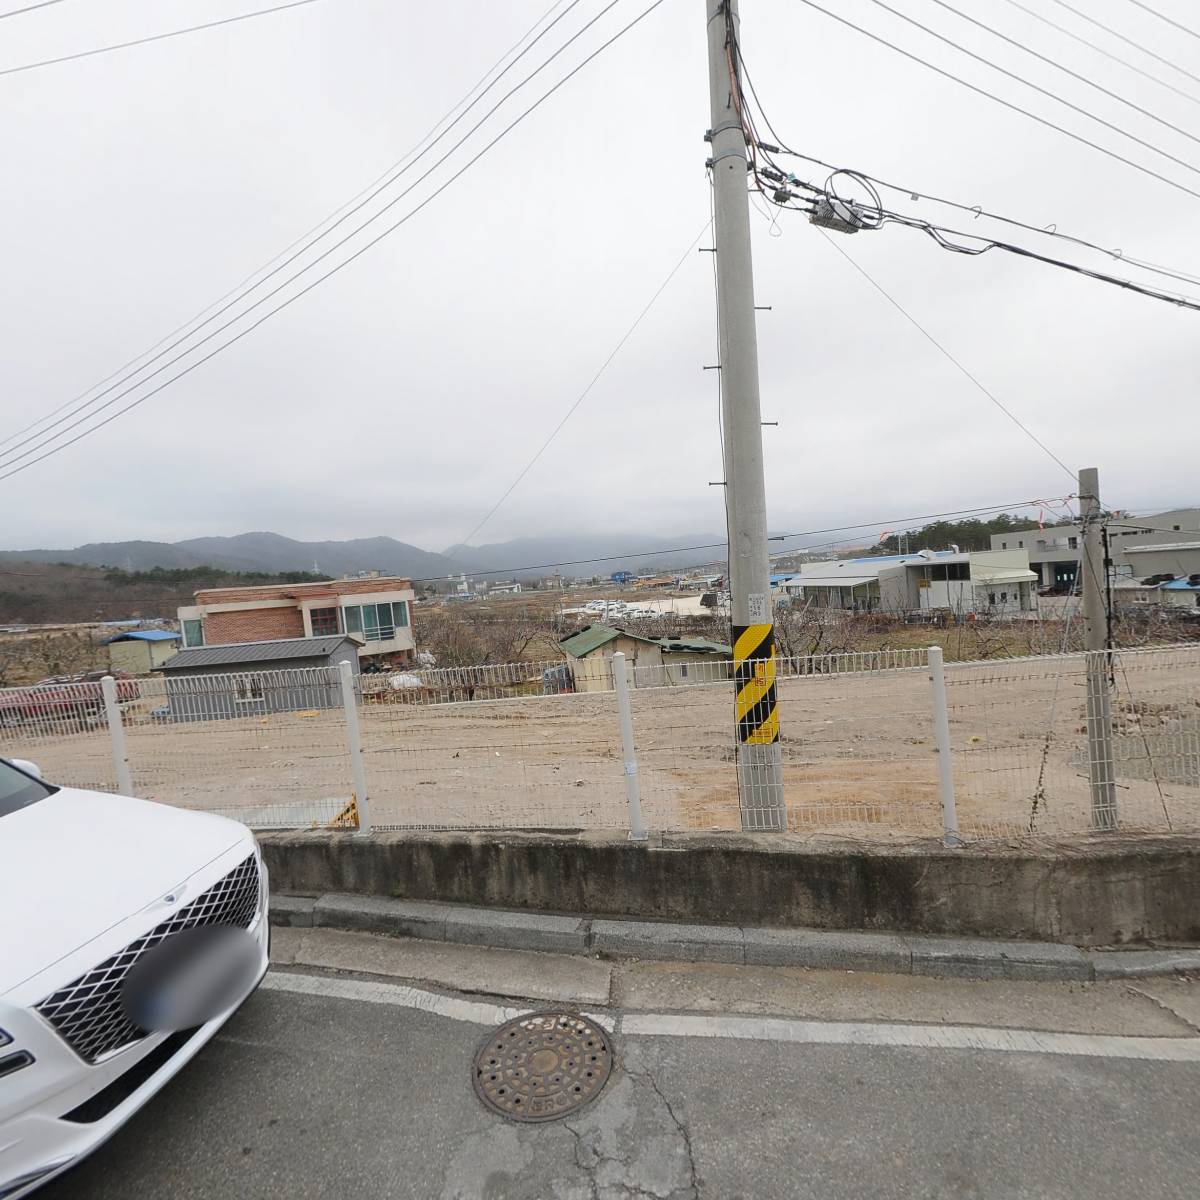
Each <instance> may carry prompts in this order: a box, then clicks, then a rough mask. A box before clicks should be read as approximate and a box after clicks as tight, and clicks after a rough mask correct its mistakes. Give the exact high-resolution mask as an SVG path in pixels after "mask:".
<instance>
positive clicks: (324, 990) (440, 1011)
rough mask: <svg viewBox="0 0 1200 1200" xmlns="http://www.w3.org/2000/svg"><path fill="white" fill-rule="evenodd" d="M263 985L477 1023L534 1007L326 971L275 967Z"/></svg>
mask: <svg viewBox="0 0 1200 1200" xmlns="http://www.w3.org/2000/svg"><path fill="white" fill-rule="evenodd" d="M259 986H260V987H264V988H267V989H268V990H270V991H275V992H299V993H300V994H301V995H305V996H330V997H332V998H333V999H335V1000H365V1001H366V1002H367V1003H368V1004H394V1005H397V1006H398V1007H400V1008H417V1009H420V1010H421V1011H422V1012H428V1013H433V1014H435V1015H436V1016H439V1017H449V1018H450V1020H452V1021H469V1022H470V1023H472V1024H474V1025H503V1024H504V1022H505V1021H511V1020H512V1019H513V1017H522V1016H524V1015H525V1014H526V1013H528V1012H532V1011H534V1010H533V1009H529V1008H509V1007H507V1006H506V1005H502V1004H486V1003H484V1002H483V1001H479V1000H462V999H460V998H459V997H457V996H441V995H438V994H437V993H436V992H423V991H421V990H419V989H418V988H411V987H407V986H405V985H404V984H402V983H375V982H371V981H369V980H365V979H331V978H330V977H328V976H326V975H297V974H291V973H289V972H285V971H277V970H273V971H271V972H270V973H269V974H268V975H267V976H266V978H265V979H264V980H263V981H262V983H261V984H260V985H259Z"/></svg>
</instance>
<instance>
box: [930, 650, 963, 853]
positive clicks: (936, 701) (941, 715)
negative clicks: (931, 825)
mask: <svg viewBox="0 0 1200 1200" xmlns="http://www.w3.org/2000/svg"><path fill="white" fill-rule="evenodd" d="M929 678H930V680H931V681H932V682H933V740H934V742H935V743H936V744H937V756H938V791H939V792H940V793H941V797H942V841H943V843H944V844H945V845H947V846H961V845H962V844H963V840H962V838H961V837H959V834H958V809H957V808H956V806H955V803H954V762H953V760H952V759H951V757H950V710H949V708H948V706H947V704H946V672H945V669H944V667H943V663H942V648H941V646H930V647H929Z"/></svg>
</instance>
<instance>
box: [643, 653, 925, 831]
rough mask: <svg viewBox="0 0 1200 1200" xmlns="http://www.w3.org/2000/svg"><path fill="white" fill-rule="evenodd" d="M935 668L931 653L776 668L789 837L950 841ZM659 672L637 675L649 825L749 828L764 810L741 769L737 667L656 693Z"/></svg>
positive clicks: (703, 671)
mask: <svg viewBox="0 0 1200 1200" xmlns="http://www.w3.org/2000/svg"><path fill="white" fill-rule="evenodd" d="M926 664H927V653H926V651H924V650H894V651H878V652H871V653H861V654H860V653H856V654H836V655H821V656H811V657H795V658H780V659H777V660H776V672H777V695H778V709H779V725H780V729H781V733H780V743H779V744H780V757H781V761H782V772H783V799H784V804H785V806H786V810H787V827H788V828H789V829H790V830H792V831H814V830H822V831H824V832H828V833H836V832H862V831H864V830H869V831H870V832H871V833H872V834H873V835H875V836H883V837H887V836H891V835H893V834H895V833H899V832H903V833H904V834H906V835H918V834H921V833H929V834H935V833H937V832H939V831H940V829H941V824H940V821H941V818H940V815H939V800H938V792H937V764H936V761H935V759H934V756H933V741H932V731H931V725H930V721H931V710H930V701H929V684H928V679H927V673H926ZM660 670H661V668H659V667H657V666H651V667H635V668H633V670H632V676H633V683H634V689H633V691H632V693H631V703H632V706H633V720H634V736H635V740H636V743H637V756H638V769H639V778H640V781H641V796H642V803H643V807H644V810H645V815H646V821H647V823H648V824H649V825H650V827H651V828H662V829H739V828H742V825H743V807H744V806H745V805H747V804H750V805H751V806H753V807H755V808H757V807H758V806H757V805H755V803H754V802H755V796H754V795H753V793H754V790H755V784H754V783H752V782H750V781H749V780H747V778H746V773H747V771H746V767H745V765H744V764H743V763H741V762H739V747H738V743H737V739H736V737H735V736H734V728H735V725H736V721H735V710H734V690H733V685H732V684H731V683H730V682H729V678H730V676H729V664H727V663H721V664H718V663H710V664H698V665H697V666H694V667H692V668H691V670H690V671H689V676H688V682H687V684H686V685H681V684H674V685H663V684H660V683H658V682H657V681H658V679H659V674H660ZM739 771H740V772H741V773H742V778H743V782H742V785H741V786H740V787H739ZM750 823H751V824H753V821H751V822H750Z"/></svg>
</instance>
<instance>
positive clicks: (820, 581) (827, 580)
mask: <svg viewBox="0 0 1200 1200" xmlns="http://www.w3.org/2000/svg"><path fill="white" fill-rule="evenodd" d="M878 578H879V576H877V575H796V576H795V577H793V578H792V579H789V580H788V584H787V586H789V587H857V586H858V585H859V584H860V583H874V582H875V580H876V579H878Z"/></svg>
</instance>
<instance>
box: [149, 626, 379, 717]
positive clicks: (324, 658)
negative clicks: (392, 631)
mask: <svg viewBox="0 0 1200 1200" xmlns="http://www.w3.org/2000/svg"><path fill="white" fill-rule="evenodd" d="M358 647H359V643H358V642H357V641H356V640H355V639H354V638H352V637H348V636H346V635H345V634H338V635H336V636H330V637H313V638H284V639H281V640H279V641H272V642H231V643H227V644H220V643H218V644H217V645H213V646H193V647H190V648H189V649H186V650H180V651H179V653H178V654H176V655H175V656H174V657H173V658H170V659H168V660H167V661H166V662H164V663H163V664H162V665H161V666H159V667H157V668H156V670H159V671H161V672H162V673H163V680H164V683H165V686H166V697H167V711H166V712H165V713H163V714H162V715H163V717H164V718H165V719H167V720H171V721H205V720H221V719H228V718H230V717H247V716H259V715H261V714H262V713H272V712H303V711H306V710H308V709H313V708H336V707H338V706H339V705H340V704H341V703H342V693H341V682H340V680H339V678H338V675H337V674H336V672H334V671H330V670H320V669H314V668H329V667H336V666H337V665H338V664H339V663H343V662H348V663H349V664H350V668H351V670H352V671H353V672H354V673H355V674H356V675H357V674H358V672H359V663H358Z"/></svg>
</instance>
